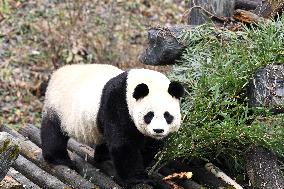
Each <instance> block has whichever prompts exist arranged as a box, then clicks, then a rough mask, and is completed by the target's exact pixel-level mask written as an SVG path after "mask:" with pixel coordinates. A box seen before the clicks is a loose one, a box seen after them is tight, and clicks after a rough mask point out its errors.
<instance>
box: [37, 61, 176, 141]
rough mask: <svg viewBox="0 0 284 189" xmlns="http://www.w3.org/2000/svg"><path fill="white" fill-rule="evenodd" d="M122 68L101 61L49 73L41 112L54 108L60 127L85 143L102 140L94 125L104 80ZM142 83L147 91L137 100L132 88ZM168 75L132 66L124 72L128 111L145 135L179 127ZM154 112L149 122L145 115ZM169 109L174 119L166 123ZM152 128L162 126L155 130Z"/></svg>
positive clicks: (152, 134) (160, 136)
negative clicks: (49, 78) (157, 130)
mask: <svg viewBox="0 0 284 189" xmlns="http://www.w3.org/2000/svg"><path fill="white" fill-rule="evenodd" d="M122 72H123V71H122V70H120V69H118V68H116V67H114V66H111V65H103V64H90V65H69V66H64V67H62V68H60V69H59V70H57V71H56V72H55V73H54V74H53V75H52V77H51V80H50V83H49V85H48V88H47V91H46V97H45V105H44V111H43V114H44V113H45V112H46V110H47V109H52V110H54V111H56V113H57V114H58V115H59V117H60V120H61V129H62V130H63V131H65V132H66V133H68V135H69V136H71V137H74V138H76V139H77V140H79V141H81V142H83V143H85V144H89V145H92V144H94V143H95V144H100V143H102V142H103V138H102V135H101V133H100V132H99V131H98V129H97V125H96V124H97V122H96V120H97V113H98V110H99V107H100V101H101V96H102V91H103V88H104V86H105V84H106V83H107V82H108V81H109V80H110V79H111V78H113V77H115V76H117V75H119V74H120V73H122ZM141 83H144V84H146V85H147V86H148V88H149V94H148V95H147V96H146V97H144V98H142V99H138V100H136V99H135V98H133V92H134V89H135V87H136V86H137V85H138V84H141ZM169 84H170V81H169V79H168V78H167V77H166V76H165V75H163V74H161V73H159V72H156V71H152V70H148V69H132V70H130V71H129V72H128V75H127V88H126V98H127V99H126V102H127V105H128V109H129V114H130V116H131V118H132V120H133V122H134V123H135V126H136V127H137V129H138V130H139V131H140V132H141V133H143V134H144V135H147V136H151V137H152V138H156V139H160V138H163V137H164V136H166V135H167V134H169V133H170V132H174V131H176V130H178V128H179V126H180V122H181V115H180V107H179V100H178V99H176V98H174V97H172V96H171V95H170V94H169V93H168V87H169ZM149 111H153V112H154V118H153V120H152V121H151V123H150V124H149V125H147V124H146V123H145V121H144V115H145V114H146V113H147V112H149ZM165 111H168V112H169V113H170V114H171V115H173V117H174V120H173V122H172V123H171V124H167V122H166V120H165V119H164V113H165ZM153 129H164V132H163V133H162V134H157V133H155V132H154V131H153Z"/></svg>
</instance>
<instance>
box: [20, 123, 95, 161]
mask: <svg viewBox="0 0 284 189" xmlns="http://www.w3.org/2000/svg"><path fill="white" fill-rule="evenodd" d="M19 133H20V134H22V135H23V136H25V137H27V138H28V139H30V140H31V141H32V142H34V143H35V144H37V145H38V146H41V142H40V131H39V128H37V127H35V126H33V125H30V124H28V125H26V126H24V127H22V128H21V129H20V130H19ZM68 149H69V150H70V151H72V152H75V153H76V154H78V155H79V156H80V157H82V158H83V159H85V160H86V161H87V162H89V163H93V159H94V153H95V151H94V149H93V148H91V147H90V146H87V145H84V144H81V143H79V142H77V141H76V140H74V139H72V138H71V139H70V140H69V141H68Z"/></svg>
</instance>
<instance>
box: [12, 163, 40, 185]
mask: <svg viewBox="0 0 284 189" xmlns="http://www.w3.org/2000/svg"><path fill="white" fill-rule="evenodd" d="M7 175H8V176H10V177H12V178H13V179H14V180H16V181H17V182H18V183H20V184H22V185H23V187H24V188H25V189H40V187H39V186H38V185H36V184H34V183H33V182H32V181H30V180H29V179H28V178H27V177H25V176H24V175H22V174H21V173H20V172H19V171H17V170H15V169H14V168H10V170H9V171H8V173H7Z"/></svg>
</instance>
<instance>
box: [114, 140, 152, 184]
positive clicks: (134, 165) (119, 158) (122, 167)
mask: <svg viewBox="0 0 284 189" xmlns="http://www.w3.org/2000/svg"><path fill="white" fill-rule="evenodd" d="M109 150H110V155H111V158H112V161H113V163H114V166H115V169H116V172H117V175H118V177H119V178H118V182H119V184H121V185H123V186H126V187H127V186H130V185H133V184H138V183H145V184H150V185H154V182H153V180H151V179H149V178H148V175H147V173H146V171H145V167H144V165H143V158H142V154H141V151H140V149H137V148H136V147H135V146H133V144H132V145H131V144H122V145H117V144H112V145H109Z"/></svg>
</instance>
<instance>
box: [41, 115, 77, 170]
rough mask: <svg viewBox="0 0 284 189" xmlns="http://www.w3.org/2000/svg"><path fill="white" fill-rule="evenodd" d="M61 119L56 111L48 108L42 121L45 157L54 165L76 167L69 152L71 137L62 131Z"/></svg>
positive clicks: (43, 153)
mask: <svg viewBox="0 0 284 189" xmlns="http://www.w3.org/2000/svg"><path fill="white" fill-rule="evenodd" d="M60 124H61V121H60V119H59V116H58V115H57V114H56V112H54V111H52V110H48V111H46V112H45V113H44V114H43V117H42V122H41V133H40V134H41V145H42V155H43V158H44V159H45V160H46V161H47V162H49V163H52V164H54V165H67V166H68V167H70V168H74V164H73V163H72V161H71V159H70V157H69V155H68V152H67V142H68V140H69V137H68V136H67V135H66V134H64V133H63V132H62V131H61V127H60Z"/></svg>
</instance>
